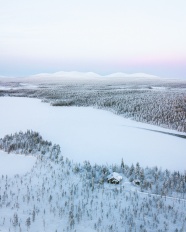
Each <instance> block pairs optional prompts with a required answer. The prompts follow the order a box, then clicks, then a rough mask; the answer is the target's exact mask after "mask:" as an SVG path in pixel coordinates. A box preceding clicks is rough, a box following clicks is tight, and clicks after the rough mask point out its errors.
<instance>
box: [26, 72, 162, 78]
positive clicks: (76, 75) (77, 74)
mask: <svg viewBox="0 0 186 232" xmlns="http://www.w3.org/2000/svg"><path fill="white" fill-rule="evenodd" d="M29 77H34V78H35V77H68V78H96V79H97V78H112V77H116V78H126V77H135V78H137V77H139V78H158V77H157V76H155V75H151V74H146V73H133V74H127V73H122V72H117V73H111V74H108V75H100V74H98V73H94V72H78V71H71V72H65V71H60V72H55V73H39V74H36V75H31V76H29Z"/></svg>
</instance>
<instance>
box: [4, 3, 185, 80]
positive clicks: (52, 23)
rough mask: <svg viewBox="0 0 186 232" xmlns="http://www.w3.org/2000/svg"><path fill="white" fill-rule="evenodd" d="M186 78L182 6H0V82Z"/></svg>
mask: <svg viewBox="0 0 186 232" xmlns="http://www.w3.org/2000/svg"><path fill="white" fill-rule="evenodd" d="M57 71H85V72H86V71H92V72H97V73H99V74H109V73H113V72H125V73H135V72H144V73H149V74H154V75H158V76H162V77H171V78H172V77H175V78H186V1H185V0H141V1H139V0H115V1H114V0H68V1H67V0H16V1H15V0H6V1H5V0H0V76H1V75H8V76H26V75H30V74H36V73H41V72H57Z"/></svg>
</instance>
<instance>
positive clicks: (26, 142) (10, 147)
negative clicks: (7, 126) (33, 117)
mask: <svg viewBox="0 0 186 232" xmlns="http://www.w3.org/2000/svg"><path fill="white" fill-rule="evenodd" d="M0 149H2V150H4V151H5V152H8V153H10V152H15V153H17V154H25V155H28V154H32V155H35V156H40V157H43V156H45V155H47V156H49V157H50V158H51V159H55V160H58V159H59V154H60V146H59V145H56V144H54V145H52V143H51V142H48V141H47V140H43V138H42V136H41V135H40V134H39V133H38V132H34V131H32V130H27V131H26V132H25V133H23V132H22V131H20V132H19V133H15V134H11V135H6V136H5V137H4V138H1V139H0Z"/></svg>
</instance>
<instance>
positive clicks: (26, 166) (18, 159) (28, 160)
mask: <svg viewBox="0 0 186 232" xmlns="http://www.w3.org/2000/svg"><path fill="white" fill-rule="evenodd" d="M35 162H36V158H35V157H34V156H25V155H18V154H7V153H6V152H3V151H0V176H1V175H8V176H9V177H11V176H13V175H16V174H18V175H23V174H25V173H26V172H29V171H30V170H31V168H32V167H33V165H34V163H35Z"/></svg>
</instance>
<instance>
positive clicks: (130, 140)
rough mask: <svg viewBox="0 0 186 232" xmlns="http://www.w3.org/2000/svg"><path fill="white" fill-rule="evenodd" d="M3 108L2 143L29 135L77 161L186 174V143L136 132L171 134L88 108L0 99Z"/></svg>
mask: <svg viewBox="0 0 186 232" xmlns="http://www.w3.org/2000/svg"><path fill="white" fill-rule="evenodd" d="M0 108H1V109H3V110H1V113H0V122H1V126H0V137H4V136H5V135H6V134H11V133H15V132H18V131H20V130H22V131H26V130H27V129H31V130H35V131H38V132H39V133H40V134H41V135H42V136H43V138H44V139H47V140H49V141H52V142H53V143H57V144H59V145H60V146H61V151H62V154H63V155H64V156H67V157H69V158H70V159H72V160H74V161H78V162H82V161H84V160H89V161H90V162H92V163H99V164H102V163H110V164H112V163H120V162H121V159H122V158H123V159H124V161H125V162H126V163H127V164H131V163H134V164H135V163H136V162H139V163H140V164H141V165H142V166H155V165H157V166H158V167H162V168H163V169H166V168H167V169H170V170H179V171H184V169H185V165H184V164H185V162H184V160H185V150H186V140H185V139H182V138H178V137H175V136H170V135H166V134H161V133H157V132H153V131H148V130H143V129H139V128H137V127H140V128H148V129H153V130H161V131H168V132H171V131H170V130H166V129H163V128H160V127H157V126H151V125H147V124H144V123H138V122H134V121H132V120H128V119H124V118H122V117H121V116H117V115H115V114H113V113H111V112H107V111H103V110H98V109H93V108H90V107H87V108H85V107H52V106H49V104H47V103H42V102H41V101H40V100H38V99H29V98H15V97H12V98H10V97H1V98H0ZM176 133H177V132H176Z"/></svg>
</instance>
